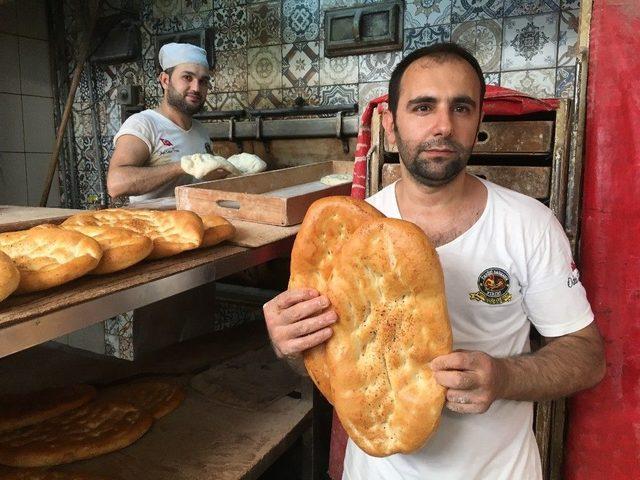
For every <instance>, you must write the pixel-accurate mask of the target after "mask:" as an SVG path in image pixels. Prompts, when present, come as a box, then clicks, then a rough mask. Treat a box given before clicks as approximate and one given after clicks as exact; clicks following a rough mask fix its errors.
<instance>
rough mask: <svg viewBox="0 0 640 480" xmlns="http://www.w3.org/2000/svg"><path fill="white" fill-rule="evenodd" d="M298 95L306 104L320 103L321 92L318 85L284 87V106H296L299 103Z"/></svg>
mask: <svg viewBox="0 0 640 480" xmlns="http://www.w3.org/2000/svg"><path fill="white" fill-rule="evenodd" d="M298 97H300V98H302V99H303V100H304V102H305V103H304V105H320V92H319V89H318V87H308V86H303V87H296V88H283V89H282V104H283V107H294V106H296V105H297V102H296V100H297V99H298Z"/></svg>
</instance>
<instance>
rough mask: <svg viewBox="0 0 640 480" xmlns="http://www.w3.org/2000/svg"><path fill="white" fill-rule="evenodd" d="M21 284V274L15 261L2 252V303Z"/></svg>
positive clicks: (0, 266)
mask: <svg viewBox="0 0 640 480" xmlns="http://www.w3.org/2000/svg"><path fill="white" fill-rule="evenodd" d="M19 284H20V272H19V271H18V269H17V268H16V266H15V264H14V263H13V260H11V258H10V257H9V256H8V255H7V254H5V253H3V252H1V251H0V302H1V301H2V300H4V299H5V298H7V297H8V296H9V295H11V294H12V293H13V292H15V290H16V288H18V285H19Z"/></svg>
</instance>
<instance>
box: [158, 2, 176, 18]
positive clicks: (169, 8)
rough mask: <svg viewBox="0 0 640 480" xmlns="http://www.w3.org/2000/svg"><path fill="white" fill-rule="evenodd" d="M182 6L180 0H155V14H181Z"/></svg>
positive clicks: (163, 15) (160, 15)
mask: <svg viewBox="0 0 640 480" xmlns="http://www.w3.org/2000/svg"><path fill="white" fill-rule="evenodd" d="M180 6H181V5H180V0H154V1H153V16H154V17H155V18H162V17H170V16H173V15H176V14H179V13H180Z"/></svg>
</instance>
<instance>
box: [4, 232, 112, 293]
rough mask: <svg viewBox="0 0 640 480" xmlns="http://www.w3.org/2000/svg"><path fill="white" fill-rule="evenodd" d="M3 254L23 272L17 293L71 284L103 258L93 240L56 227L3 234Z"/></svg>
mask: <svg viewBox="0 0 640 480" xmlns="http://www.w3.org/2000/svg"><path fill="white" fill-rule="evenodd" d="M0 250H2V251H3V252H4V253H6V254H7V255H9V257H11V260H13V262H14V263H15V265H16V267H17V268H18V270H19V271H20V285H19V286H18V289H17V290H16V293H30V292H37V291H40V290H46V289H47V288H51V287H55V286H58V285H62V284H63V283H66V282H70V281H71V280H74V279H76V278H78V277H81V276H82V275H85V274H86V273H89V272H90V271H91V270H93V269H94V268H96V267H97V266H98V263H100V259H101V258H102V249H101V248H100V245H99V244H98V242H96V241H95V240H94V239H93V238H91V237H87V236H86V235H83V234H81V233H78V232H71V231H67V230H63V229H61V228H55V227H54V228H32V229H30V230H23V231H20V232H7V233H2V234H0Z"/></svg>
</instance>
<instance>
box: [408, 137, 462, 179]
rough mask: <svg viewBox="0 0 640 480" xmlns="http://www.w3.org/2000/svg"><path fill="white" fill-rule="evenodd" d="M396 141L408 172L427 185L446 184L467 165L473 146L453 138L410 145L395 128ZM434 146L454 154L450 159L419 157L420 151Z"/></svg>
mask: <svg viewBox="0 0 640 480" xmlns="http://www.w3.org/2000/svg"><path fill="white" fill-rule="evenodd" d="M396 143H397V145H398V152H399V153H400V159H401V161H402V163H403V164H404V166H405V167H406V168H407V171H408V172H409V174H410V175H411V176H412V177H413V178H414V179H415V180H416V181H417V182H419V183H421V184H422V185H426V186H427V187H439V186H442V185H446V184H447V183H450V182H451V181H452V180H453V179H454V178H456V177H457V176H458V174H459V173H460V172H461V171H462V170H464V169H465V167H466V166H467V162H468V161H469V157H470V156H471V150H472V148H473V147H471V148H465V147H464V146H462V145H460V144H459V143H458V142H456V141H454V140H437V141H433V140H432V141H429V142H423V143H421V144H419V145H418V146H417V147H412V146H411V145H407V144H406V143H404V142H403V141H402V139H401V138H400V135H398V131H397V130H396ZM435 147H437V148H446V149H448V150H453V151H454V152H456V155H455V156H454V157H453V158H452V159H451V160H448V159H445V157H435V158H430V159H428V160H423V159H421V158H420V152H425V151H427V150H430V149H432V148H435ZM445 162H446V163H445Z"/></svg>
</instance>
